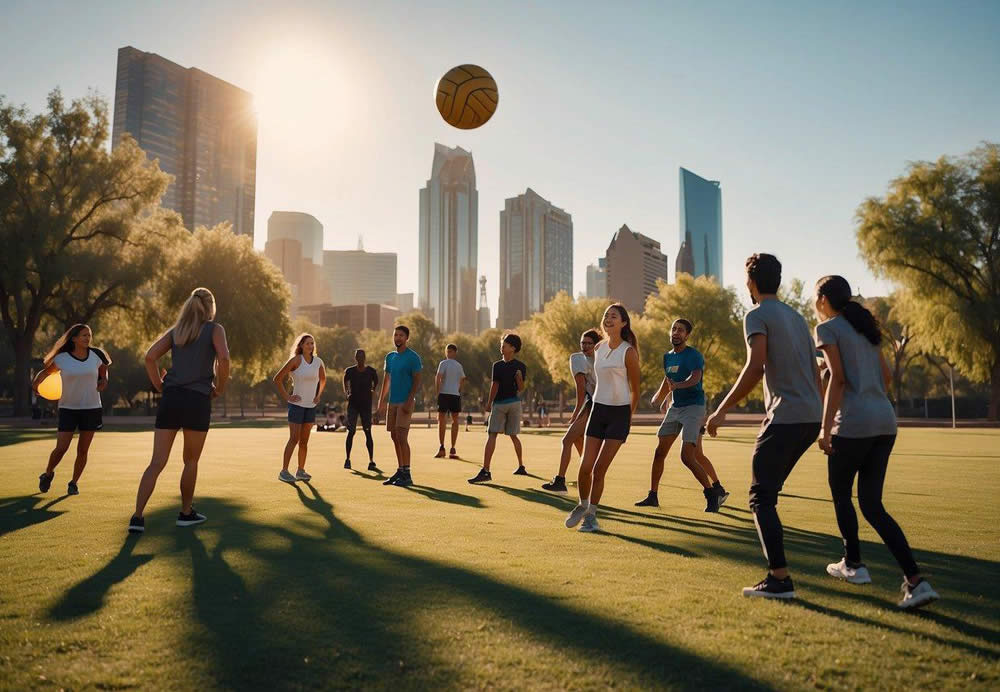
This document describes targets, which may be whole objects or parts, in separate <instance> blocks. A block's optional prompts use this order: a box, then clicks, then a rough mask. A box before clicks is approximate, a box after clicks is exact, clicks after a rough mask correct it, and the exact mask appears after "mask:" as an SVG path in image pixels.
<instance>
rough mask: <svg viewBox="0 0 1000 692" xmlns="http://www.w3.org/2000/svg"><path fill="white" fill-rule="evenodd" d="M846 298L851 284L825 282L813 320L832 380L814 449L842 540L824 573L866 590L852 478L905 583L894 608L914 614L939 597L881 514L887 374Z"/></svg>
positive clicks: (866, 322) (868, 321)
mask: <svg viewBox="0 0 1000 692" xmlns="http://www.w3.org/2000/svg"><path fill="white" fill-rule="evenodd" d="M851 295H852V294H851V287H850V284H848V283H847V280H846V279H844V278H843V277H841V276H825V277H823V278H822V279H820V280H819V281H818V282H817V283H816V312H817V314H818V315H819V316H820V317H821V318H823V319H824V320H825V321H824V322H822V323H820V324H819V325H817V326H816V345H817V346H818V347H819V348H820V349H821V350H822V351H823V357H824V359H825V361H826V365H827V368H828V369H829V373H830V381H829V384H828V385H827V386H826V397H825V400H824V405H823V432H822V434H821V436H820V442H819V446H820V448H821V449H822V450H823V451H824V452H825V453H826V454H827V455H829V460H828V462H827V465H828V471H829V480H830V491H831V492H832V494H833V507H834V511H835V512H836V514H837V525H838V526H839V527H840V533H841V536H843V538H844V557H843V559H842V560H841V561H840V562H837V563H834V564H830V565H827V568H826V571H827V573H828V574H830V575H831V576H833V577H837V578H839V579H844V580H846V581H848V582H851V583H852V584H867V583H869V582H871V576H870V575H869V573H868V569H867V568H866V567H865V565H864V563H862V562H861V542H860V540H859V539H858V517H857V514H856V513H855V511H854V503H853V502H852V501H851V491H852V489H853V486H854V477H855V475H857V477H858V504H859V505H860V506H861V513H862V514H863V515H864V517H865V519H866V520H868V523H869V524H871V525H872V527H873V528H874V529H875V531H877V532H878V535H879V537H881V538H882V541H883V542H884V543H885V544H886V547H888V548H889V550H890V552H892V555H893V557H894V558H896V562H898V563H899V566H900V567H901V568H902V569H903V574H904V575H905V576H906V578H905V580H904V581H903V588H902V590H903V598H902V600H901V601H900V602H899V606H900V607H901V608H917V607H920V606H922V605H926V604H927V603H930V602H931V601H934V600H936V599H937V598H938V594H937V593H935V591H934V589H932V588H931V585H930V583H928V582H927V580H925V579H924V578H923V577H921V576H920V568H919V567H917V563H916V561H914V559H913V551H912V550H910V546H909V544H908V543H907V542H906V537H905V536H904V535H903V531H902V529H900V528H899V525H898V524H897V523H896V522H895V520H893V518H892V517H891V516H889V513H888V512H886V511H885V507H883V506H882V487H883V485H884V483H885V473H886V468H887V466H888V464H889V455H890V454H891V453H892V447H893V445H894V444H895V442H896V415H895V412H894V411H893V408H892V403H891V402H890V401H889V397H888V395H887V394H886V387H887V386H888V383H889V368H888V366H887V365H886V362H885V357H884V356H883V355H882V350H881V344H882V333H881V331H880V329H879V325H878V322H877V321H876V320H875V317H874V315H872V314H871V312H869V311H868V310H867V309H866V308H865V307H864V306H862V305H861V304H860V303H856V302H854V301H853V300H851Z"/></svg>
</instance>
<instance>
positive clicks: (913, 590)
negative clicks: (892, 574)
mask: <svg viewBox="0 0 1000 692" xmlns="http://www.w3.org/2000/svg"><path fill="white" fill-rule="evenodd" d="M901 590H902V592H903V600H901V601H900V602H899V603H898V604H897V605H899V607H900V608H903V609H908V608H919V607H921V606H925V605H927V604H928V603H930V602H932V601H936V600H937V599H939V598H941V597H940V596H939V595H938V593H937V591H935V590H934V589H933V588H931V583H930V582H929V581H927V580H926V579H921V580H920V582H919V583H918V584H917V585H916V586H910V582H908V581H906V580H905V579H904V580H903V586H902V587H901Z"/></svg>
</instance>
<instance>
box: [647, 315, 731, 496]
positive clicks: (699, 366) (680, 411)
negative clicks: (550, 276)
mask: <svg viewBox="0 0 1000 692" xmlns="http://www.w3.org/2000/svg"><path fill="white" fill-rule="evenodd" d="M692 328H693V327H692V325H691V322H689V321H688V320H686V319H683V318H682V319H678V320H676V321H674V323H673V325H672V326H671V327H670V343H671V344H672V345H673V350H671V351H668V352H667V353H665V354H663V382H662V383H661V384H660V388H659V389H657V390H656V394H654V395H653V405H654V406H660V402H661V401H662V402H663V405H664V406H665V405H666V397H667V394H668V393H670V394H672V401H671V403H670V408H669V409H668V410H667V414H666V416H664V418H663V423H662V424H661V425H660V430H659V432H658V433H657V436H658V437H659V442H658V443H657V445H656V451H655V452H654V453H653V468H652V471H651V473H650V484H649V495H647V496H646V499H644V500H640V501H639V502H636V503H635V504H636V506H637V507H659V506H660V501H659V496H658V489H659V485H660V478H662V476H663V462H664V460H665V459H666V458H667V453H668V452H670V447H671V446H672V445H673V443H674V440H676V439H677V436H678V435H680V436H681V461H682V462H684V465H685V466H687V467H688V469H690V471H691V473H693V474H694V477H695V478H697V479H698V482H699V483H701V485H702V487H703V488H704V493H705V502H706V503H707V504H706V506H705V511H706V512H718V511H719V507H720V506H721V505H722V503H724V502H725V501H726V499H727V498H728V497H729V493H727V492H726V491H725V489H724V488H723V487H722V484H721V483H720V482H719V477H718V476H717V475H716V474H715V467H713V466H712V462H711V461H709V460H708V457H706V456H705V453H704V451H703V449H702V445H701V437H702V435H703V434H704V429H703V428H702V424H703V423H704V422H705V390H704V388H703V387H702V383H701V381H702V377H703V375H704V372H705V358H704V357H703V356H702V355H701V353H699V352H698V351H697V350H695V349H694V348H692V347H691V346H688V345H687V341H688V337H690V336H691V330H692ZM661 410H662V407H661Z"/></svg>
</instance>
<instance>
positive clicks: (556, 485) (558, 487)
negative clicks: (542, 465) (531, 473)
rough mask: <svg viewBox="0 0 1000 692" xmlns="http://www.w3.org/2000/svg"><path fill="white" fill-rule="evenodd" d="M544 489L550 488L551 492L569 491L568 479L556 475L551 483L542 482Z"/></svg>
mask: <svg viewBox="0 0 1000 692" xmlns="http://www.w3.org/2000/svg"><path fill="white" fill-rule="evenodd" d="M542 490H548V491H549V492H550V493H564V494H565V493H568V492H569V489H567V488H566V479H565V478H563V477H562V476H556V477H555V478H553V479H552V482H551V483H542Z"/></svg>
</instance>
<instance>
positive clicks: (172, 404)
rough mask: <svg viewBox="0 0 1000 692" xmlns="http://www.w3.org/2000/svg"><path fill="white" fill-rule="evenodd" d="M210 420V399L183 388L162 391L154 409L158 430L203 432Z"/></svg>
mask: <svg viewBox="0 0 1000 692" xmlns="http://www.w3.org/2000/svg"><path fill="white" fill-rule="evenodd" d="M211 418H212V397H210V396H209V395H208V394H202V393H201V392H196V391H194V390H193V389H184V388H183V387H168V388H167V389H164V390H163V396H162V397H160V405H159V406H158V407H157V409H156V425H155V426H154V427H156V428H157V429H159V430H181V429H183V430H197V431H200V432H205V431H207V430H208V423H209V421H210V420H211Z"/></svg>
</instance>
